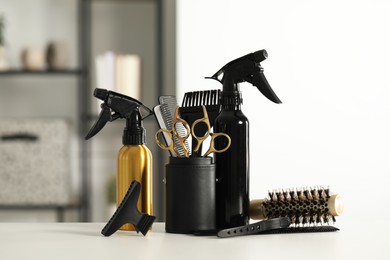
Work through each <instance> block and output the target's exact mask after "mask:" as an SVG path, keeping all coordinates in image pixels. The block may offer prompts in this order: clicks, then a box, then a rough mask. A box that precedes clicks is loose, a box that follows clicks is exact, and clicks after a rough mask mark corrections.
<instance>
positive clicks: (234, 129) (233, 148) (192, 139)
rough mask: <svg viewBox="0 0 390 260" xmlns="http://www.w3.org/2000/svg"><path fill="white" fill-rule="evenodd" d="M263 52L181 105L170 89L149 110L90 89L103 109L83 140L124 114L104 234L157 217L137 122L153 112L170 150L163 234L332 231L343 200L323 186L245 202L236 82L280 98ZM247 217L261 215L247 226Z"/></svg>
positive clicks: (231, 66)
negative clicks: (112, 208) (113, 204)
mask: <svg viewBox="0 0 390 260" xmlns="http://www.w3.org/2000/svg"><path fill="white" fill-rule="evenodd" d="M267 57H268V54H267V52H266V51H265V50H260V51H256V52H254V53H249V54H247V55H245V56H242V57H240V58H238V59H235V60H233V61H230V62H228V63H227V64H226V65H224V66H223V67H222V68H221V69H219V70H218V71H217V72H216V73H215V74H213V75H212V76H211V77H208V79H214V80H217V81H218V82H220V83H221V84H222V91H221V90H219V89H216V90H204V91H194V92H187V93H185V95H184V98H183V101H182V105H181V107H179V106H178V102H177V100H176V97H175V96H172V95H170V96H160V97H159V100H158V101H159V105H156V106H155V107H154V108H153V111H152V110H151V109H149V108H148V107H146V106H145V105H143V104H142V103H141V102H140V101H138V100H136V99H133V98H131V97H128V96H125V95H122V94H120V93H116V92H113V91H108V90H104V89H96V90H95V92H94V96H95V97H96V98H98V99H100V100H102V101H103V104H102V105H101V107H102V111H101V113H100V116H99V119H98V121H97V122H96V123H95V125H94V126H93V127H92V129H91V130H90V132H89V133H88V134H87V136H86V139H89V138H91V137H92V136H94V135H95V134H97V133H98V132H99V131H100V130H101V129H102V128H103V127H104V126H105V124H106V123H107V122H112V121H114V120H116V119H118V118H125V119H126V128H125V129H124V133H123V145H124V146H123V147H122V148H121V150H120V151H119V154H118V180H117V187H118V190H117V205H118V209H117V211H116V212H115V214H114V215H113V217H112V218H111V219H110V221H109V222H108V223H107V225H106V226H105V227H104V229H103V230H102V234H103V235H105V236H109V235H111V234H113V233H114V232H115V231H116V230H118V229H119V228H120V229H122V230H136V231H137V232H138V231H140V232H141V233H142V234H144V235H145V234H146V233H147V231H148V230H149V229H150V227H151V225H152V224H153V221H154V220H155V217H154V216H152V196H151V192H152V187H151V179H152V166H151V161H152V155H151V152H150V151H149V149H148V148H147V147H146V146H145V130H144V128H143V127H142V120H143V119H145V118H146V117H148V116H150V115H152V114H154V115H155V117H156V120H157V123H158V125H159V129H158V131H157V132H156V133H155V141H156V143H157V145H158V146H159V147H160V148H162V149H164V150H167V151H169V155H170V157H169V162H168V163H167V164H166V165H165V183H166V201H165V202H166V216H165V222H166V224H165V230H166V232H169V233H179V234H196V235H211V234H212V235H217V236H218V237H221V238H226V237H234V236H242V235H252V234H274V233H296V232H329V231H337V230H338V229H337V228H335V227H333V226H331V225H330V222H333V223H334V222H335V221H336V219H335V217H336V216H339V215H340V214H341V213H342V210H343V204H342V199H341V197H340V196H339V195H332V194H331V193H330V191H329V189H325V188H322V187H314V188H303V189H285V190H278V191H271V192H269V194H268V196H269V197H268V198H265V199H260V200H252V201H250V200H249V159H250V156H249V154H250V153H249V121H248V119H247V117H246V116H245V115H244V114H243V112H242V111H241V104H242V95H241V91H240V87H239V84H240V83H244V82H247V83H250V84H252V85H253V86H255V87H256V88H257V89H258V90H259V91H260V92H261V93H262V94H263V95H264V96H265V97H267V98H268V99H269V100H270V101H272V102H274V103H277V104H278V103H281V101H280V99H279V98H278V97H277V95H276V94H275V93H274V91H273V90H272V88H271V87H270V85H269V83H268V81H267V79H266V78H265V76H264V69H263V67H262V66H261V64H260V63H261V62H263V61H264V60H266V59H267ZM141 187H142V188H141ZM126 191H127V192H126ZM250 218H251V219H254V220H260V221H259V222H256V223H251V224H249V219H250Z"/></svg>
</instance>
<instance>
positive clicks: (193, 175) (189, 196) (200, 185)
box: [165, 157, 216, 234]
mask: <svg viewBox="0 0 390 260" xmlns="http://www.w3.org/2000/svg"><path fill="white" fill-rule="evenodd" d="M165 167H166V220H165V221H166V224H165V230H166V232H169V233H181V234H192V233H197V232H201V231H208V230H215V228H216V226H215V182H216V180H215V164H214V163H213V162H212V158H211V157H205V158H202V157H190V158H183V157H170V159H169V163H168V164H167V165H166V166H165Z"/></svg>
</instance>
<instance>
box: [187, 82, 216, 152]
mask: <svg viewBox="0 0 390 260" xmlns="http://www.w3.org/2000/svg"><path fill="white" fill-rule="evenodd" d="M220 96H221V90H219V89H215V90H204V91H194V92H187V93H185V94H184V98H183V102H182V105H181V108H180V117H181V118H183V119H184V120H185V121H187V123H188V124H189V125H190V127H191V126H192V124H193V123H194V122H195V120H197V119H199V118H202V117H203V108H202V105H203V106H205V107H206V110H207V114H208V116H209V120H210V127H213V125H214V121H215V119H216V118H217V116H218V115H219V113H220V111H221V104H220ZM194 130H195V131H196V135H197V136H204V135H205V134H206V132H207V127H206V125H205V124H198V125H197V127H196V129H194ZM195 146H196V142H195V141H194V138H193V140H192V151H193V150H194V148H195ZM201 151H202V148H200V149H199V152H201Z"/></svg>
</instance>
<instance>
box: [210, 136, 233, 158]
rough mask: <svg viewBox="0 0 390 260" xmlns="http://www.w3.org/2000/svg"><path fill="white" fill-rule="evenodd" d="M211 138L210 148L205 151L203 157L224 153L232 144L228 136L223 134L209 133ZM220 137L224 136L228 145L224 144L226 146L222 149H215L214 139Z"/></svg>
mask: <svg viewBox="0 0 390 260" xmlns="http://www.w3.org/2000/svg"><path fill="white" fill-rule="evenodd" d="M210 136H211V140H210V147H209V149H208V150H207V152H206V153H205V154H204V155H203V157H206V156H207V155H209V154H210V153H223V152H224V151H226V150H227V149H229V147H230V145H231V143H232V140H231V139H230V136H229V135H228V134H225V133H211V134H210ZM220 136H224V137H226V139H227V141H228V143H227V144H226V146H225V147H224V148H222V149H215V146H214V144H215V139H216V138H217V137H220Z"/></svg>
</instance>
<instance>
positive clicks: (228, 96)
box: [210, 50, 281, 229]
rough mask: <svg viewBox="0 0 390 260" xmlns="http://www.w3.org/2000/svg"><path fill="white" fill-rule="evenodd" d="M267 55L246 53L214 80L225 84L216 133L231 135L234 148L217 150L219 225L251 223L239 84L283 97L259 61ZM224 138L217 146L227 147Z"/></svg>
mask: <svg viewBox="0 0 390 260" xmlns="http://www.w3.org/2000/svg"><path fill="white" fill-rule="evenodd" d="M267 57H268V55H267V52H266V51H265V50H260V51H257V52H254V53H250V54H247V55H245V56H243V57H240V58H238V59H235V60H233V61H231V62H229V63H227V64H226V65H225V66H223V67H222V68H221V69H220V70H219V71H218V72H217V73H215V74H214V75H213V76H212V77H210V78H211V79H215V80H217V81H219V82H220V83H222V84H223V89H222V93H221V106H222V109H221V113H220V114H219V115H218V117H217V118H216V120H215V124H214V128H215V130H214V131H215V132H223V133H226V134H228V135H229V136H230V138H231V147H230V149H229V150H227V151H226V152H224V153H217V154H216V155H215V160H216V166H217V169H216V177H217V187H216V192H217V194H216V200H217V201H216V207H217V212H216V214H217V221H216V222H217V223H216V224H217V228H218V229H224V228H231V227H237V226H243V225H247V224H248V222H249V121H248V119H247V117H246V116H245V115H244V114H243V113H242V111H241V104H242V97H241V91H240V88H239V85H238V84H239V83H241V82H249V83H251V84H252V85H254V86H256V87H257V88H258V89H259V91H260V92H261V93H263V95H264V96H266V97H267V98H268V99H269V100H271V101H273V102H275V103H281V101H280V99H279V98H278V97H277V96H276V94H275V93H274V92H273V90H272V89H271V87H270V85H269V84H268V81H267V79H266V78H265V76H264V74H263V68H262V67H261V66H260V62H262V61H263V60H265V59H266V58H267ZM223 142H226V140H225V139H224V138H220V139H216V144H215V146H216V148H218V149H219V148H220V147H225V146H226V144H224V143H223Z"/></svg>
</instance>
